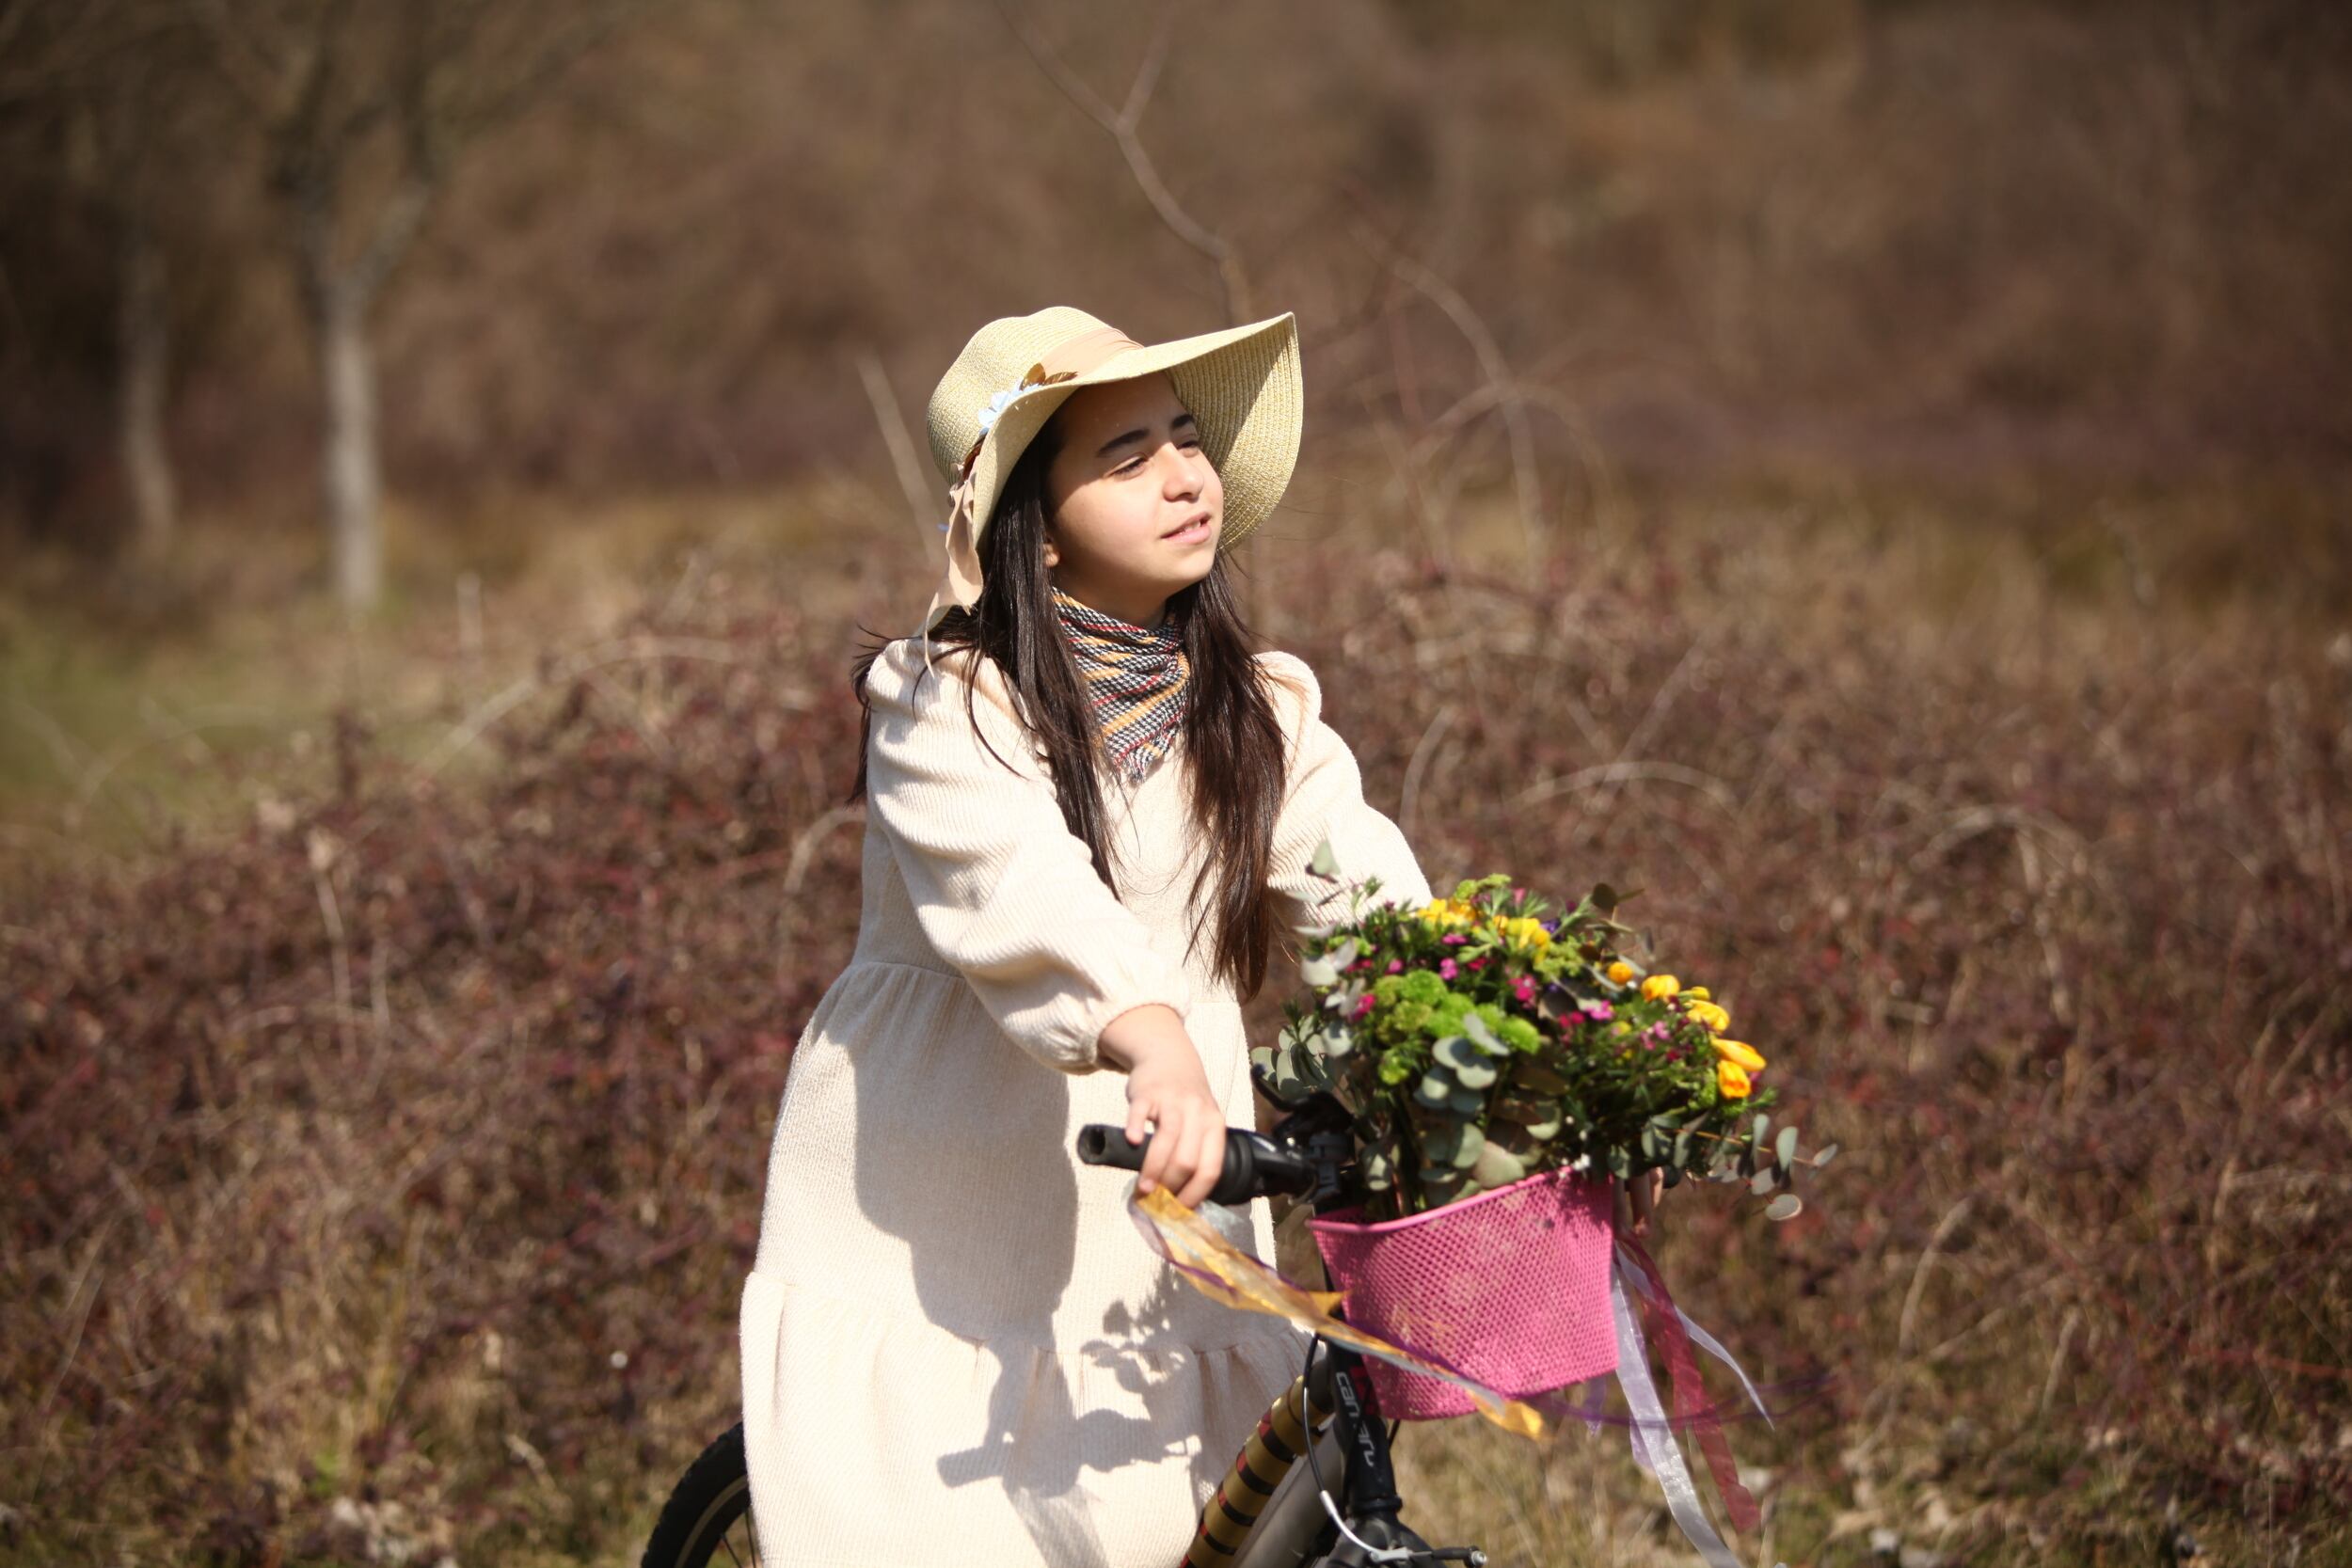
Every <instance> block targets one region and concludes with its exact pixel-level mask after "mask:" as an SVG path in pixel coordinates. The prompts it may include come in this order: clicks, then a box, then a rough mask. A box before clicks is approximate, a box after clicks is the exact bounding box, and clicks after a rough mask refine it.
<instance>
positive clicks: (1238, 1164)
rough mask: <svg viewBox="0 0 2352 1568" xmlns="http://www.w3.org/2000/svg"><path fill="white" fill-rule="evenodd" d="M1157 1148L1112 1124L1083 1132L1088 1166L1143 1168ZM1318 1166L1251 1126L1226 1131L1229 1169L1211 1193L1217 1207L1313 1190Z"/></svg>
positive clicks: (1147, 1137) (1081, 1150)
mask: <svg viewBox="0 0 2352 1568" xmlns="http://www.w3.org/2000/svg"><path fill="white" fill-rule="evenodd" d="M1151 1144H1152V1135H1151V1134H1150V1133H1149V1132H1147V1133H1145V1134H1144V1136H1143V1141H1142V1142H1141V1143H1136V1142H1133V1141H1131V1140H1130V1139H1129V1138H1128V1136H1127V1130H1126V1129H1125V1128H1123V1127H1117V1126H1113V1125H1111V1124H1109V1123H1107V1122H1099V1121H1098V1122H1089V1123H1088V1124H1087V1125H1086V1126H1084V1127H1082V1128H1080V1129H1079V1130H1078V1159H1079V1161H1080V1162H1081V1163H1082V1164H1089V1165H1112V1166H1116V1167H1117V1168H1119V1169H1120V1170H1141V1169H1142V1168H1143V1153H1144V1150H1145V1149H1147V1148H1150V1147H1151ZM1314 1184H1315V1171H1314V1166H1313V1164H1311V1163H1310V1162H1309V1161H1308V1160H1307V1159H1306V1158H1304V1157H1303V1156H1302V1155H1300V1154H1299V1153H1298V1152H1297V1151H1296V1150H1295V1149H1290V1148H1283V1147H1282V1146H1280V1145H1279V1144H1277V1143H1275V1142H1274V1141H1273V1140H1272V1139H1270V1138H1267V1137H1264V1136H1263V1135H1261V1134H1259V1133H1256V1132H1250V1131H1249V1130H1248V1128H1243V1127H1229V1128H1227V1129H1226V1130H1225V1168H1224V1170H1223V1172H1222V1173H1221V1174H1220V1175H1219V1176H1218V1177H1217V1179H1216V1186H1215V1187H1214V1188H1212V1189H1211V1190H1210V1192H1209V1201H1210V1202H1212V1203H1223V1204H1239V1203H1247V1202H1248V1201H1249V1200H1250V1199H1251V1198H1253V1197H1263V1196H1267V1195H1268V1194H1270V1193H1292V1194H1300V1193H1307V1192H1311V1191H1312V1190H1313V1189H1314Z"/></svg>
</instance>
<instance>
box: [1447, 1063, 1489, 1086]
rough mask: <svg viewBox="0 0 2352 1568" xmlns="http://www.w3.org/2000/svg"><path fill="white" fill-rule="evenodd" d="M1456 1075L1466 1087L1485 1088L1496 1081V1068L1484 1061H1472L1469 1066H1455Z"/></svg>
mask: <svg viewBox="0 0 2352 1568" xmlns="http://www.w3.org/2000/svg"><path fill="white" fill-rule="evenodd" d="M1454 1077H1455V1078H1456V1079H1457V1080H1459V1081H1460V1083H1461V1085H1462V1087H1464V1088H1466V1089H1483V1088H1486V1087H1488V1086H1490V1085H1492V1084H1493V1083H1494V1081H1495V1069H1492V1068H1490V1067H1488V1066H1487V1065H1486V1063H1484V1062H1472V1063H1470V1065H1469V1066H1468V1067H1458V1068H1455V1069H1454Z"/></svg>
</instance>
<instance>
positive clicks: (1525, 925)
mask: <svg viewBox="0 0 2352 1568" xmlns="http://www.w3.org/2000/svg"><path fill="white" fill-rule="evenodd" d="M1328 849H1329V846H1328V845H1325V846H1324V847H1323V851H1327V850H1328ZM1322 858H1324V854H1323V852H1322V851H1319V854H1318V859H1319V860H1320V859H1322ZM1333 876H1334V877H1335V878H1336V877H1337V867H1336V863H1334V865H1333ZM1379 885H1380V884H1379V882H1378V880H1377V879H1367V880H1366V881H1365V882H1363V883H1362V884H1361V885H1359V886H1358V887H1356V888H1354V889H1352V890H1351V902H1350V907H1349V917H1348V918H1347V919H1346V920H1345V921H1343V922H1341V923H1339V924H1336V925H1334V926H1333V927H1330V928H1329V929H1327V930H1326V931H1325V932H1324V933H1323V934H1322V935H1320V936H1319V937H1317V938H1316V939H1314V940H1313V941H1311V942H1310V943H1309V947H1308V951H1307V952H1306V954H1305V955H1304V956H1303V958H1302V961H1301V963H1300V966H1299V970H1300V975H1301V977H1302V978H1303V979H1304V980H1305V981H1306V984H1307V986H1308V988H1309V990H1308V994H1307V995H1306V996H1305V997H1303V998H1300V999H1297V1000H1295V1001H1293V1002H1292V1003H1290V1004H1288V1005H1287V1006H1286V1016H1287V1018H1288V1025H1287V1027H1286V1028H1285V1029H1284V1031H1283V1034H1282V1038H1281V1042H1280V1044H1279V1047H1278V1048H1276V1049H1275V1050H1274V1051H1273V1053H1272V1059H1273V1061H1274V1063H1275V1066H1276V1073H1277V1085H1278V1087H1284V1086H1287V1085H1295V1084H1302V1083H1312V1084H1318V1085H1327V1086H1328V1087H1329V1088H1330V1089H1331V1090H1332V1092H1333V1093H1335V1094H1336V1095H1338V1096H1339V1098H1340V1099H1341V1100H1342V1101H1343V1102H1344V1103H1345V1104H1346V1105H1347V1106H1348V1108H1349V1109H1350V1110H1351V1111H1353V1112H1355V1113H1356V1115H1357V1117H1358V1118H1359V1120H1358V1127H1359V1137H1360V1140H1361V1143H1362V1147H1363V1148H1364V1149H1365V1151H1366V1154H1367V1163H1366V1173H1367V1181H1366V1185H1367V1187H1368V1188H1369V1190H1370V1191H1371V1193H1372V1195H1373V1200H1374V1201H1373V1205H1372V1208H1373V1212H1374V1217H1375V1218H1391V1217H1395V1216H1397V1215H1400V1214H1405V1213H1410V1212H1416V1211H1418V1210H1422V1209H1426V1208H1430V1207H1434V1206H1436V1205H1438V1204H1441V1203H1446V1202H1451V1201H1453V1200H1454V1199H1456V1198H1460V1197H1465V1196H1470V1195H1471V1194H1473V1193H1477V1192H1481V1191H1485V1190H1486V1189H1487V1188H1490V1187H1494V1186H1498V1185H1502V1184H1503V1183H1505V1182H1509V1181H1516V1180H1520V1179H1521V1178H1523V1177H1526V1176H1529V1175H1533V1174H1536V1173H1538V1172H1541V1171H1546V1170H1552V1169H1557V1168H1560V1167H1562V1166H1566V1167H1569V1168H1572V1169H1577V1170H1601V1171H1608V1172H1611V1173H1613V1174H1614V1175H1616V1176H1619V1177H1631V1176H1635V1175H1639V1174H1641V1173H1643V1172H1645V1171H1649V1170H1664V1171H1666V1172H1668V1173H1669V1175H1670V1177H1671V1178H1672V1179H1673V1180H1677V1181H1678V1180H1681V1179H1682V1178H1683V1177H1685V1176H1696V1177H1702V1178H1706V1179H1709V1180H1722V1181H1744V1182H1746V1183H1747V1184H1748V1185H1749V1187H1750V1189H1751V1190H1752V1191H1753V1192H1754V1193H1755V1194H1756V1196H1758V1197H1772V1198H1774V1201H1773V1202H1772V1205H1771V1207H1770V1208H1769V1209H1768V1211H1767V1212H1770V1213H1772V1214H1773V1215H1774V1216H1775V1217H1780V1216H1783V1215H1786V1214H1791V1213H1794V1212H1797V1205H1796V1204H1795V1203H1794V1199H1793V1195H1791V1194H1789V1193H1788V1192H1787V1191H1786V1189H1787V1188H1788V1186H1789V1185H1790V1183H1791V1180H1792V1176H1793V1172H1794V1171H1795V1170H1796V1169H1797V1168H1798V1160H1797V1132H1796V1129H1795V1128H1793V1127H1790V1128H1784V1129H1782V1131H1781V1134H1780V1138H1779V1140H1778V1141H1777V1142H1776V1143H1774V1144H1772V1146H1770V1148H1769V1149H1768V1148H1767V1146H1766V1144H1765V1142H1764V1140H1765V1136H1766V1133H1767V1132H1768V1130H1769V1129H1770V1126H1771V1118H1770V1117H1769V1116H1767V1115H1766V1114H1764V1112H1763V1109H1762V1108H1763V1107H1765V1106H1767V1105H1769V1104H1771V1103H1772V1098H1773V1096H1772V1091H1771V1090H1769V1089H1756V1088H1753V1087H1752V1086H1751V1087H1750V1089H1749V1092H1746V1093H1740V1092H1737V1091H1738V1090H1739V1088H1740V1082H1739V1080H1738V1079H1737V1078H1736V1076H1735V1075H1733V1074H1731V1073H1728V1072H1726V1071H1725V1070H1724V1069H1720V1068H1719V1065H1718V1058H1719V1054H1720V1052H1719V1049H1718V1047H1717V1044H1716V1041H1717V1038H1718V1034H1717V1032H1716V1031H1717V1030H1718V1029H1719V1028H1721V1027H1722V1022H1723V1020H1724V1016H1725V1015H1724V1014H1722V1013H1721V1011H1720V1010H1719V1009H1715V1008H1714V1007H1713V1005H1712V1004H1711V1003H1710V1002H1708V999H1707V996H1706V993H1705V992H1704V991H1694V992H1686V991H1683V990H1680V988H1679V984H1678V982H1675V981H1673V980H1672V979H1671V977H1667V976H1661V977H1659V979H1658V981H1657V983H1656V985H1655V986H1653V987H1651V988H1648V989H1649V990H1655V991H1656V992H1657V994H1648V993H1646V991H1645V984H1644V981H1645V976H1644V975H1643V974H1642V973H1641V972H1640V970H1639V969H1638V967H1637V966H1635V965H1634V964H1632V963H1631V962H1630V961H1629V960H1628V959H1626V958H1623V957H1622V956H1621V954H1620V951H1619V939H1620V938H1621V937H1622V936H1624V935H1626V934H1627V933H1629V931H1630V929H1631V928H1630V927H1626V926H1622V925H1620V924H1618V922H1617V921H1616V919H1615V913H1614V911H1616V910H1618V909H1619V908H1621V907H1622V906H1623V904H1624V903H1625V902H1626V900H1627V899H1628V898H1629V897H1630V896H1631V895H1629V894H1620V893H1619V892H1617V891H1616V890H1615V889H1613V888H1612V887H1611V886H1609V884H1607V883H1605V882H1604V883H1601V884H1599V885H1598V886H1597V887H1595V888H1594V889H1593V891H1592V892H1591V893H1590V894H1588V895H1586V896H1585V897H1583V898H1582V899H1581V900H1579V901H1578V903H1577V905H1576V907H1575V908H1574V909H1572V910H1570V911H1566V912H1565V914H1555V913H1554V912H1553V906H1552V905H1551V904H1549V902H1548V901H1546V900H1545V899H1543V898H1541V897H1538V896H1535V895H1533V894H1531V893H1529V892H1528V891H1527V890H1526V889H1524V888H1518V887H1515V886H1513V884H1512V880H1511V879H1510V877H1508V876H1507V875H1504V874H1502V873H1496V874H1494V875H1491V876H1486V877H1480V878H1475V879H1466V880H1463V881H1461V882H1459V883H1457V884H1456V885H1455V887H1454V892H1453V895H1452V896H1451V897H1450V898H1446V899H1439V900H1436V901H1434V902H1432V903H1431V904H1429V905H1427V906H1426V907H1424V908H1422V909H1418V910H1412V909H1400V908H1398V907H1396V906H1394V905H1392V904H1390V903H1387V902H1384V901H1382V900H1380V899H1379V898H1378V897H1377V896H1376V895H1377V893H1378V890H1379ZM1698 1004H1705V1005H1704V1006H1700V1005H1698ZM1710 1018H1711V1021H1712V1022H1711V1024H1710ZM1723 1049H1724V1050H1731V1049H1734V1048H1731V1047H1725V1048H1723ZM1375 1170H1376V1171H1377V1173H1378V1180H1372V1173H1373V1172H1374V1171H1375ZM1775 1195H1778V1196H1777V1197H1775ZM1779 1197H1787V1198H1789V1199H1790V1200H1791V1201H1790V1202H1788V1203H1782V1202H1780V1201H1778V1198H1779Z"/></svg>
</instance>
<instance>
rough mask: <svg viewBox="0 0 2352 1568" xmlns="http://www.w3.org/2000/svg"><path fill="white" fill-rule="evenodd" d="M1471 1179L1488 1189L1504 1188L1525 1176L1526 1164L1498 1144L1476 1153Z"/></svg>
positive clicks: (1491, 1144) (1490, 1145) (1471, 1167)
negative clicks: (1476, 1158) (1476, 1157)
mask: <svg viewBox="0 0 2352 1568" xmlns="http://www.w3.org/2000/svg"><path fill="white" fill-rule="evenodd" d="M1470 1175H1471V1177H1472V1178H1473V1179H1474V1180H1478V1181H1480V1182H1482V1183H1484V1184H1485V1185H1486V1186H1489V1187H1506V1186H1509V1185H1510V1184H1511V1183H1512V1182H1514V1181H1517V1180H1520V1179H1521V1178H1522V1177H1524V1176H1526V1175H1527V1163H1526V1162H1525V1161H1523V1160H1521V1159H1520V1158H1519V1157H1518V1155H1516V1154H1514V1153H1512V1152H1511V1151H1510V1150H1509V1149H1507V1148H1503V1147H1502V1145H1501V1144H1498V1143H1489V1144H1488V1145H1486V1148H1482V1149H1480V1150H1479V1151H1478V1163H1477V1164H1473V1165H1472V1166H1470Z"/></svg>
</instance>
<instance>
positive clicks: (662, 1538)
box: [644, 1421, 759, 1568]
mask: <svg viewBox="0 0 2352 1568" xmlns="http://www.w3.org/2000/svg"><path fill="white" fill-rule="evenodd" d="M758 1561H759V1541H758V1538H757V1537H756V1536H755V1534H754V1533H753V1531H752V1478H751V1472H750V1470H749V1469H748V1468H746V1467H745V1465H744V1463H743V1423H742V1422H740V1421H738V1422H736V1424H735V1425H733V1426H731V1427H729V1428H728V1429H727V1430H726V1431H725V1432H723V1433H720V1434H719V1435H718V1436H717V1437H716V1438H713V1439H712V1440H711V1444H710V1446H709V1447H708V1448H707V1449H703V1451H702V1454H701V1456H700V1457H699V1458H697V1459H696V1460H695V1461H694V1463H693V1464H691V1465H688V1466H687V1469H686V1474H685V1475H684V1476H683V1477H682V1478H680V1480H679V1481H678V1483H677V1486H676V1489H675V1490H674V1491H672V1492H671V1494H670V1500H669V1501H668V1502H666V1503H664V1504H663V1505H662V1507H661V1518H660V1521H659V1522H658V1523H656V1524H655V1526H654V1528H653V1537H652V1539H650V1540H649V1541H647V1542H646V1543H645V1556H644V1568H722V1565H723V1568H752V1565H753V1564H755V1563H756V1562H758Z"/></svg>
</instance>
